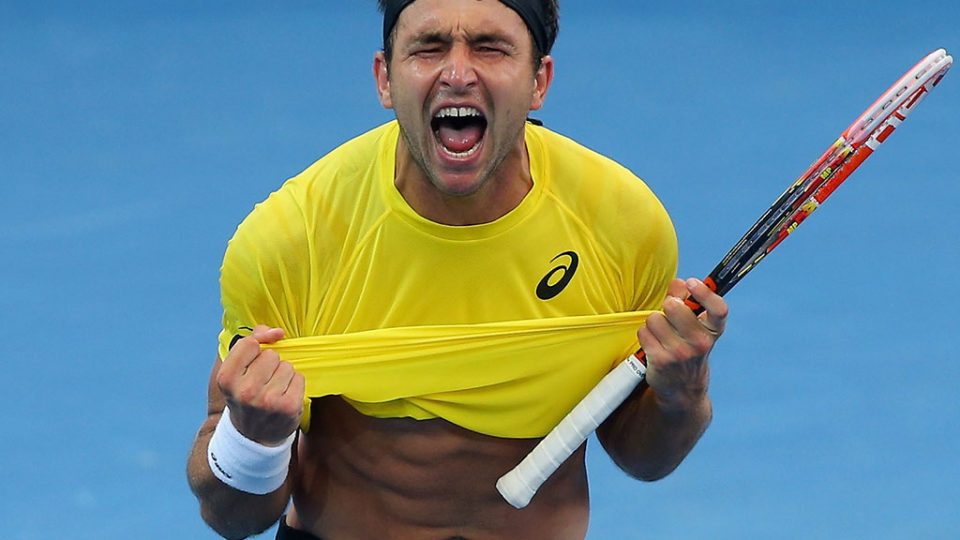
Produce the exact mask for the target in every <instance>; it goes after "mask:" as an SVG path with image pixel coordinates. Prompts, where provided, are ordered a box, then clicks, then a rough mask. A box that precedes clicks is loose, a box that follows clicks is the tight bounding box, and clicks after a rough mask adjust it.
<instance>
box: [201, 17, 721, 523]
mask: <svg viewBox="0 0 960 540" xmlns="http://www.w3.org/2000/svg"><path fill="white" fill-rule="evenodd" d="M380 8H381V11H382V12H383V13H384V33H383V38H384V48H383V50H382V51H380V52H378V53H376V55H375V57H374V60H373V73H374V77H375V80H376V86H377V91H378V95H379V100H380V103H381V104H382V105H383V106H384V107H386V108H389V109H392V110H393V111H394V113H395V115H396V121H393V122H390V123H388V124H385V125H383V126H379V127H376V128H374V129H372V130H371V131H369V132H367V133H365V134H363V135H361V136H359V137H357V138H356V139H354V140H351V141H348V142H346V143H345V144H344V145H343V146H341V147H340V148H337V149H336V150H334V151H333V152H331V153H330V154H328V155H326V156H325V157H323V158H322V159H321V160H319V161H318V162H317V163H316V164H314V165H312V166H311V167H310V168H308V169H307V170H306V171H304V172H303V173H301V174H300V175H298V176H297V177H295V178H293V179H291V180H289V181H288V182H286V183H285V184H284V185H283V187H281V188H280V189H279V190H278V191H277V192H275V193H274V194H272V195H271V196H270V197H269V198H268V199H266V200H265V201H263V202H262V203H260V204H259V205H257V207H256V208H255V209H254V211H253V212H252V213H251V214H250V215H249V216H248V217H247V219H246V220H244V222H243V223H242V224H241V225H240V227H239V228H238V229H237V232H236V235H235V236H234V238H233V239H232V240H231V242H230V244H229V246H228V248H227V253H226V255H225V257H224V264H223V268H222V275H221V287H222V296H223V305H224V328H223V331H222V332H221V335H220V348H219V355H218V358H217V360H216V361H215V362H214V365H213V370H212V372H211V375H210V379H209V401H208V416H207V419H206V421H205V422H204V423H203V425H202V426H201V428H200V430H199V433H198V435H197V438H196V441H195V443H194V447H193V450H192V452H191V455H190V458H189V463H188V476H189V481H190V485H191V488H192V489H193V492H194V493H195V494H196V496H197V498H198V499H199V501H200V512H201V515H202V517H203V519H204V520H205V521H206V522H207V523H208V524H209V525H210V526H211V527H212V528H213V529H214V530H216V531H217V532H218V533H219V534H221V535H222V536H224V537H225V538H244V537H247V536H250V535H254V534H257V533H260V532H262V531H264V530H266V529H267V528H269V527H270V526H272V525H273V524H275V523H277V521H278V520H279V521H280V528H279V532H278V535H277V538H280V539H325V540H358V539H382V538H393V539H417V540H420V539H424V540H427V539H430V540H432V539H436V540H453V539H469V540H483V539H510V540H517V539H525V540H536V539H550V540H561V539H583V538H584V536H585V534H586V530H587V520H588V508H589V504H588V489H587V475H586V470H585V465H584V452H585V451H584V447H581V448H580V449H579V450H577V451H576V452H575V453H574V454H573V455H572V457H571V458H570V459H569V460H568V461H567V462H566V463H565V464H564V465H562V466H561V467H560V469H559V470H558V471H557V473H556V474H555V475H554V476H553V477H551V479H550V480H548V481H547V483H546V484H545V485H544V486H543V488H542V489H541V490H540V492H539V493H538V495H537V496H536V497H535V498H534V499H533V501H532V502H531V503H530V505H529V506H528V507H527V508H525V509H523V510H516V509H514V508H512V507H511V506H510V505H509V504H507V503H506V502H505V501H504V500H503V499H502V498H501V497H500V495H499V494H498V493H497V491H496V488H495V483H496V480H497V478H498V477H499V476H500V475H502V474H503V473H504V472H506V471H508V470H510V469H511V468H512V467H513V466H515V465H516V464H517V463H518V462H519V461H520V460H521V459H522V458H523V457H524V456H525V455H526V454H527V453H528V452H529V451H530V450H531V449H532V448H533V447H534V446H535V444H536V442H537V440H538V438H537V437H538V436H542V435H543V434H544V433H545V432H546V431H547V430H549V428H550V426H551V424H555V423H556V422H555V420H556V418H557V417H559V416H562V415H563V414H564V413H565V412H566V410H563V407H567V409H568V408H569V406H568V404H569V403H571V402H574V403H575V402H576V400H577V399H579V397H581V396H582V395H583V392H582V391H581V390H582V389H583V388H586V389H589V387H590V386H592V385H593V384H595V383H596V381H597V380H598V379H599V378H600V377H601V376H602V375H603V373H605V372H606V371H609V369H611V368H612V366H613V365H614V364H616V363H617V362H618V361H619V360H621V359H622V357H623V353H624V352H630V348H631V347H635V346H636V339H639V341H640V343H642V345H643V348H644V349H645V350H646V352H647V355H648V356H647V358H648V361H649V371H648V374H647V383H648V385H649V386H646V385H645V386H642V387H641V388H639V389H638V390H637V391H636V392H635V393H634V394H633V395H632V396H631V397H630V398H629V399H628V400H627V402H626V403H625V404H624V405H623V406H622V407H621V408H620V409H618V410H617V411H616V412H615V413H614V414H613V415H612V416H611V417H610V418H609V419H608V420H607V422H606V423H605V424H603V425H602V426H601V428H600V429H599V430H598V436H599V439H600V441H601V443H602V444H603V447H604V448H605V449H606V451H607V452H608V453H609V455H610V456H611V457H612V458H613V460H614V461H615V462H616V463H617V464H618V465H619V466H620V467H621V468H622V469H623V470H624V471H626V472H627V473H628V474H629V475H631V476H633V477H636V478H638V479H642V480H648V481H649V480H656V479H659V478H661V477H663V476H665V475H667V474H669V473H670V472H671V471H673V470H674V469H675V468H676V467H677V466H678V464H679V463H680V462H681V461H682V460H683V459H684V457H685V456H686V455H687V454H688V452H689V451H690V450H691V448H692V447H693V446H694V444H695V443H696V441H697V440H698V439H699V437H700V436H701V434H702V433H703V432H704V430H705V429H706V427H707V424H708V423H709V421H710V418H711V404H710V400H709V398H708V394H707V386H708V376H709V370H708V363H707V357H708V354H709V353H710V351H711V349H712V348H713V346H714V344H715V342H716V340H717V338H718V337H719V335H720V334H721V333H722V332H723V329H724V325H725V321H726V317H727V306H726V304H725V303H724V301H723V300H722V299H721V298H720V297H719V296H717V295H715V294H713V293H712V292H711V291H710V290H709V289H708V288H707V287H706V286H705V285H704V284H703V283H701V282H699V281H697V280H695V279H689V280H685V281H684V280H679V279H676V278H675V275H676V264H677V245H676V237H675V233H674V230H673V226H672V224H671V223H670V220H669V218H668V216H667V214H666V212H665V211H664V209H663V207H662V206H661V204H660V203H659V201H658V200H657V199H656V197H655V196H654V195H653V194H652V193H651V192H650V190H649V189H648V188H647V186H646V185H645V184H644V183H643V182H642V181H640V180H639V179H638V178H637V177H636V176H634V175H633V174H632V173H630V172H629V171H627V170H626V169H625V168H623V167H621V166H620V165H618V164H616V163H615V162H613V161H612V160H610V159H608V158H605V157H603V156H601V155H599V154H597V153H595V152H592V151H590V150H588V149H586V148H584V147H583V146H581V145H579V144H577V143H575V142H573V141H572V140H570V139H568V138H566V137H563V136H561V135H559V134H557V133H555V132H553V131H551V130H549V129H547V128H545V127H542V126H540V125H537V124H538V123H535V122H533V121H529V120H528V118H527V115H528V113H529V112H530V111H532V110H537V109H540V108H541V106H542V105H543V103H544V100H545V98H546V96H547V92H548V90H549V88H550V85H551V82H552V80H553V74H554V60H553V58H552V57H551V56H550V50H551V47H552V45H553V43H554V40H555V38H556V35H557V30H558V13H557V9H558V8H557V2H556V0H407V1H401V0H381V1H380ZM638 147H639V145H638ZM688 295H692V296H693V298H695V299H696V300H697V301H698V302H699V303H700V304H701V305H703V306H704V307H705V308H706V310H705V312H704V313H702V314H701V315H700V316H699V317H698V316H696V315H694V314H693V312H692V311H690V310H689V309H687V308H686V307H685V306H684V305H683V304H682V302H681V299H683V298H685V297H687V296H688ZM633 312H636V313H645V314H649V317H648V318H647V319H646V324H645V325H640V324H639V323H637V322H633V323H631V326H630V328H629V330H628V331H629V334H630V337H629V339H627V342H626V343H625V344H624V343H621V344H620V345H618V347H619V348H617V349H616V350H613V351H612V352H609V353H603V354H600V353H599V352H598V351H599V350H600V349H599V346H597V347H594V345H592V343H593V342H592V341H591V339H592V338H590V337H583V338H577V339H576V340H572V342H571V343H568V344H564V345H563V346H562V347H560V348H559V349H558V350H559V351H560V352H561V354H552V353H551V354H545V353H544V351H546V350H550V349H549V348H542V347H541V346H540V345H537V346H534V345H531V343H532V342H531V341H530V340H529V339H530V338H528V337H527V334H530V333H532V332H524V331H521V330H522V329H524V328H528V326H529V327H530V328H537V329H539V330H538V332H540V330H543V332H542V333H540V334H537V335H544V336H546V338H545V339H547V341H549V339H552V337H551V336H553V335H554V334H553V333H552V332H556V335H557V336H561V337H562V336H564V335H566V334H563V332H566V331H567V330H564V329H568V328H569V327H571V326H575V327H577V328H581V329H582V328H585V327H586V326H585V323H583V321H585V320H587V321H591V324H593V321H595V320H598V321H605V320H607V319H606V318H609V317H611V316H617V314H620V313H633ZM511 321H523V322H522V323H518V325H517V326H509V330H504V331H502V332H499V331H498V332H492V331H491V332H489V335H490V336H492V335H494V334H496V336H497V337H498V338H501V341H499V342H497V343H502V345H497V346H489V350H487V349H484V348H483V347H485V346H486V345H485V344H488V343H491V342H492V341H490V339H492V338H490V339H488V338H486V337H484V338H483V339H478V340H472V341H470V343H471V344H470V347H473V348H472V349H470V351H474V352H475V351H477V350H479V351H481V352H482V353H483V354H480V355H479V356H478V355H476V354H473V352H470V351H466V349H464V351H460V350H459V349H457V347H459V346H460V345H457V344H459V343H461V342H460V341H457V339H455V338H456V336H453V337H450V336H449V335H448V334H449V332H454V333H457V332H461V331H463V332H466V331H468V330H469V329H472V328H480V329H484V331H488V330H490V329H491V328H494V329H500V328H502V327H501V326H498V325H505V324H506V325H509V324H512V323H510V322H511ZM561 322H562V323H563V325H561V324H560V323H561ZM597 324H598V326H597V328H600V327H601V326H602V325H601V324H599V323H597ZM561 326H563V328H564V329H561ZM554 327H556V328H554ZM518 328H520V329H521V330H518ZM411 329H412V330H411ZM419 329H428V330H427V331H425V332H426V334H423V335H420V334H417V336H418V339H421V341H422V349H417V348H416V347H413V348H412V349H411V348H410V347H407V348H404V347H401V346H400V345H397V346H396V347H393V346H391V347H381V349H386V350H383V351H380V352H383V354H388V353H390V354H393V353H397V354H400V353H403V351H405V350H408V349H410V350H413V351H414V352H413V353H412V354H408V355H407V356H402V354H401V357H398V358H393V357H391V359H390V361H389V362H388V361H381V360H380V358H379V357H378V356H377V355H378V354H379V353H380V352H378V351H376V350H374V351H370V350H368V349H370V348H371V347H367V349H363V351H364V352H355V351H360V350H361V349H360V348H359V347H360V345H363V344H364V343H363V342H364V341H365V340H367V341H369V340H374V339H376V340H386V341H376V343H381V342H383V343H393V341H390V340H397V341H396V343H398V344H403V343H406V342H404V341H403V339H406V338H405V337H404V336H408V335H409V334H410V333H411V332H414V333H416V332H419V331H420V330H419ZM430 332H435V333H437V334H436V335H442V336H446V337H444V338H443V339H440V338H438V339H432V338H430V337H431V336H433V335H434V334H430ZM441 332H446V333H443V334H441ZM596 333H599V330H598V331H596V332H594V331H587V332H585V333H584V334H583V335H584V336H591V335H593V334H596ZM483 335H484V336H487V335H488V334H483ZM578 335H580V334H578ZM317 336H320V337H321V338H322V337H324V336H326V337H329V338H330V339H335V338H338V337H340V336H344V337H356V336H360V339H359V340H356V339H355V340H354V341H351V342H350V343H351V344H350V345H349V346H347V345H345V346H343V348H339V349H336V350H335V351H334V352H333V355H334V357H335V358H334V359H335V360H342V362H334V361H330V362H326V363H325V364H324V363H319V364H318V363H316V362H314V363H307V362H305V363H302V364H301V363H297V364H296V366H295V365H294V364H292V363H291V362H288V361H287V360H285V358H284V354H283V353H280V352H277V350H275V347H276V346H278V345H280V344H282V343H284V342H286V341H290V342H291V343H298V342H299V341H298V340H304V339H305V340H308V341H309V339H314V338H316V337H317ZM424 336H425V337H424ZM515 336H516V339H514V337H515ZM561 337H558V338H557V339H561ZM428 338H430V339H428ZM631 340H633V341H632V343H631ZM356 341H359V342H360V343H359V345H358V344H357V343H355V342H356ZM474 341H475V342H476V343H474ZM370 342H372V341H370ZM463 342H464V343H466V342H467V341H466V340H464V341H463ZM450 343H453V344H454V345H449V346H448V345H447V344H450ZM351 347H353V348H351ZM444 347H446V348H444ZM464 347H466V345H465V346H464ZM545 347H546V346H545ZM624 347H625V348H624ZM329 348H330V347H327V349H329ZM374 348H376V347H374ZM448 349H449V350H448ZM507 349H508V350H509V355H508V356H509V358H500V356H503V355H502V354H501V355H500V356H498V355H497V351H502V350H507ZM420 350H422V352H423V358H429V359H430V364H429V365H427V366H425V365H424V362H423V361H420V360H422V358H421V357H420V356H419V355H418V353H417V351H420ZM563 351H566V353H565V354H562V352H563ZM461 352H462V354H461ZM468 353H469V354H468ZM466 357H470V358H474V357H479V358H481V364H480V368H481V369H476V368H477V366H476V365H473V366H466V365H464V362H465V360H464V358H466ZM483 358H489V359H490V360H489V366H488V369H482V368H483V367H484V365H483V364H482V361H484V360H482V359H483ZM434 359H436V360H434ZM341 364H342V365H345V366H347V367H346V368H343V369H346V370H347V372H348V375H347V376H344V375H342V374H341V373H340V372H339V371H337V370H338V369H341V368H340V367H338V366H340V365H341ZM407 366H409V370H408V369H407ZM531 366H534V367H536V366H540V367H539V368H536V369H534V368H531ZM541 368H542V369H541ZM537 369H539V371H538V370H537ZM350 370H353V371H350ZM388 370H389V371H388ZM487 372H489V374H488V373H487ZM584 373H589V376H585V375H584ZM305 374H306V376H305ZM325 374H329V375H325ZM387 374H389V375H387ZM331 381H332V382H331ZM324 384H328V385H331V386H332V387H333V389H330V390H324V391H322V392H315V391H314V390H313V388H315V387H316V386H315V385H324ZM338 385H339V386H338ZM341 386H342V387H344V388H346V387H349V388H350V390H349V391H348V390H342V391H339V390H337V388H340V387H341ZM368 386H369V387H370V389H368V388H367V387H368ZM367 390H369V392H367ZM365 392H366V393H365ZM577 392H580V393H579V394H577ZM337 394H342V395H337ZM571 394H573V395H571ZM307 396H309V397H311V398H312V400H310V401H309V402H308V401H305V397H307ZM305 403H308V404H307V405H305ZM555 409H561V410H559V411H555ZM555 412H556V414H557V415H559V416H554V413H555ZM307 427H309V429H306V428H307ZM301 428H303V429H301Z"/></svg>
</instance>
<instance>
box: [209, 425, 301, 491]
mask: <svg viewBox="0 0 960 540" xmlns="http://www.w3.org/2000/svg"><path fill="white" fill-rule="evenodd" d="M296 435H297V433H296V432H293V433H291V434H290V436H289V437H287V439H286V440H285V441H283V443H282V444H281V445H280V446H264V445H262V444H260V443H258V442H256V441H252V440H250V439H248V438H246V437H244V436H243V434H242V433H240V432H239V431H237V428H236V427H234V425H233V422H231V421H230V409H228V408H224V409H223V415H221V416H220V422H219V423H218V424H217V429H216V430H214V432H213V436H212V437H210V445H209V446H208V447H207V462H208V463H210V469H211V470H212V471H213V474H214V476H216V477H217V478H219V479H220V481H221V482H223V483H224V484H226V485H228V486H230V487H232V488H234V489H238V490H240V491H244V492H247V493H253V494H255V495H266V494H267V493H272V492H274V491H276V490H277V488H279V487H280V486H282V485H283V482H284V481H285V480H286V479H287V470H288V469H289V468H290V455H291V449H292V448H293V440H294V439H295V438H296Z"/></svg>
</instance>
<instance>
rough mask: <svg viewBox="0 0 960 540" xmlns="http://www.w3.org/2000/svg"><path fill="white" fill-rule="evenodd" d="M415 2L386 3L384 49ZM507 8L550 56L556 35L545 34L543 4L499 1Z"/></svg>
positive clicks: (523, 0)
mask: <svg viewBox="0 0 960 540" xmlns="http://www.w3.org/2000/svg"><path fill="white" fill-rule="evenodd" d="M414 1H415V0H390V1H388V2H386V7H385V8H384V10H383V44H384V47H386V44H387V42H388V41H390V33H391V32H393V27H394V26H396V25H397V19H399V18H400V12H401V11H403V10H404V8H406V7H407V6H409V5H410V4H412V3H413V2H414ZM500 2H501V3H503V4H504V5H505V6H507V7H508V8H510V9H512V10H514V11H516V12H517V15H520V18H521V19H523V22H524V23H526V24H527V28H529V29H530V34H532V35H533V41H534V43H536V44H537V49H539V50H540V52H541V53H542V54H550V49H552V48H553V41H554V40H555V39H556V37H557V36H556V35H552V36H551V35H549V34H548V33H547V14H546V13H544V10H543V2H541V1H540V0H500Z"/></svg>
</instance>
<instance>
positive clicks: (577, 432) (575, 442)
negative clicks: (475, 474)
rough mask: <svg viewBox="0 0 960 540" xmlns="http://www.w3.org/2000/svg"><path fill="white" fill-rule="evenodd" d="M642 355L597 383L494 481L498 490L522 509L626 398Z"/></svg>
mask: <svg viewBox="0 0 960 540" xmlns="http://www.w3.org/2000/svg"><path fill="white" fill-rule="evenodd" d="M645 356H646V355H645V354H643V351H642V350H641V351H638V352H637V353H636V354H632V355H630V356H629V357H627V359H626V360H624V361H623V362H621V363H620V365H618V366H617V367H616V368H614V369H613V371H611V372H610V373H608V374H607V375H606V376H605V377H604V378H603V379H601V380H600V382H599V383H597V386H595V387H594V388H593V390H591V391H590V393H589V394H587V395H586V397H584V398H583V400H581V401H580V403H578V404H577V406H576V407H574V408H573V410H572V411H570V412H569V413H568V414H567V416H565V417H564V418H563V420H561V421H560V423H559V424H557V427H555V428H553V431H551V432H550V434H548V435H547V436H546V437H545V438H544V439H543V440H542V441H540V444H538V445H537V447H536V448H534V449H533V451H532V452H530V454H528V455H527V457H526V458H524V459H523V461H521V462H520V464H519V465H517V466H516V467H514V468H513V470H511V471H510V472H508V473H507V474H505V475H503V476H501V477H500V479H499V480H497V491H499V492H500V495H502V496H503V498H504V499H505V500H506V501H507V502H508V503H510V505H511V506H513V507H514V508H524V507H525V506H527V504H529V503H530V499H532V498H533V496H534V495H535V494H536V493H537V490H538V489H540V486H542V485H543V483H544V482H546V480H547V478H549V477H550V475H552V474H553V473H554V472H555V471H556V470H557V469H558V468H559V467H560V465H561V464H562V463H563V462H564V461H566V460H567V458H568V457H570V455H571V454H573V452H574V451H576V449H577V448H579V447H580V445H581V444H583V441H585V440H587V437H589V436H590V434H591V433H593V432H594V431H595V430H596V429H597V427H598V426H600V424H601V423H602V422H603V421H604V420H606V419H607V417H608V416H610V414H611V413H612V412H613V411H614V409H616V408H617V407H619V406H620V404H621V403H623V401H624V400H626V399H627V396H629V395H630V393H631V392H633V389H634V388H636V387H637V385H639V384H640V383H641V382H642V381H643V379H644V376H645V375H646V373H647V367H646V360H645Z"/></svg>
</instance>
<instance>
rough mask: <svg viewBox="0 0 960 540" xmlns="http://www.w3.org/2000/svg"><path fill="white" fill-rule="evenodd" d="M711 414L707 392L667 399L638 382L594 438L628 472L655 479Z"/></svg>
mask: <svg viewBox="0 0 960 540" xmlns="http://www.w3.org/2000/svg"><path fill="white" fill-rule="evenodd" d="M712 416H713V408H712V405H711V403H710V398H709V396H708V395H707V393H706V392H698V393H696V394H693V395H689V396H684V397H683V398H682V399H679V398H674V399H673V400H672V401H670V402H667V401H665V400H662V399H659V398H658V396H657V395H656V392H655V391H654V390H652V389H651V388H650V387H648V386H646V385H643V386H642V387H641V388H638V389H637V390H636V391H635V392H634V393H633V395H631V396H630V397H629V398H628V399H627V400H626V401H625V402H624V403H623V405H621V406H620V407H619V408H618V409H617V410H616V411H614V413H613V414H612V415H610V417H609V418H608V419H607V420H606V421H605V422H604V423H603V424H602V425H601V426H600V428H599V429H598V430H597V436H598V438H599V440H600V442H601V444H602V445H603V447H604V449H606V451H607V453H608V454H609V455H610V457H611V458H612V459H613V461H614V462H615V463H616V464H617V465H618V466H619V467H620V468H621V469H623V470H624V471H625V472H626V473H627V474H629V475H631V476H633V477H634V478H638V479H641V480H646V481H653V480H659V479H661V478H663V477H665V476H667V475H668V474H670V473H671V472H672V471H673V470H674V469H676V468H677V466H678V465H680V463H681V462H682V461H683V459H684V458H685V457H686V456H687V454H689V453H690V450H692V449H693V447H694V445H695V444H696V443H697V441H698V440H699V439H700V436H701V435H703V433H704V431H706V429H707V426H708V425H709V424H710V420H711V418H712Z"/></svg>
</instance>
